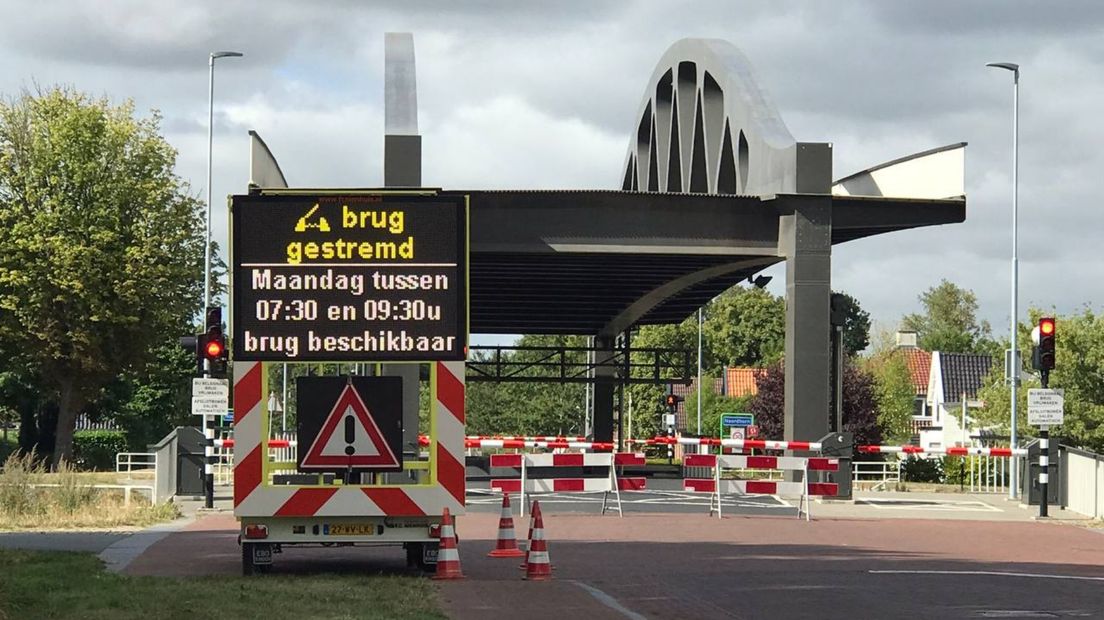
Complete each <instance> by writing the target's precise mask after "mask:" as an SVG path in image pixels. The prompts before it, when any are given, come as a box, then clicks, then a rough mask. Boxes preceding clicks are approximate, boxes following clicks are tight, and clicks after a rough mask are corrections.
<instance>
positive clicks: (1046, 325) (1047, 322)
mask: <svg viewBox="0 0 1104 620" xmlns="http://www.w3.org/2000/svg"><path fill="white" fill-rule="evenodd" d="M1039 334H1041V335H1043V336H1053V335H1054V319H1052V318H1050V317H1045V318H1041V319H1039Z"/></svg>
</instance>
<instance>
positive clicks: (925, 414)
mask: <svg viewBox="0 0 1104 620" xmlns="http://www.w3.org/2000/svg"><path fill="white" fill-rule="evenodd" d="M896 352H897V354H898V355H901V356H902V357H903V358H904V360H905V365H906V366H908V370H909V378H910V379H912V385H913V388H914V389H915V390H916V397H915V398H914V399H913V412H912V434H913V435H915V436H919V434H920V431H921V430H922V429H925V428H928V427H930V426H932V425H933V420H932V411H931V409H930V408H929V407H928V383H929V382H930V379H931V359H932V354H931V351H925V350H923V349H921V348H920V347H919V346H918V345H917V335H916V332H912V331H900V332H897V348H896Z"/></svg>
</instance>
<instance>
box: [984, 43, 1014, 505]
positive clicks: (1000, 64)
mask: <svg viewBox="0 0 1104 620" xmlns="http://www.w3.org/2000/svg"><path fill="white" fill-rule="evenodd" d="M985 66H986V67H994V68H997V69H1004V70H1006V71H1011V72H1012V319H1011V321H1010V323H1011V329H1010V330H1009V341H1008V342H1009V346H1008V348H1009V353H1008V357H1007V360H1008V361H1007V362H1006V365H1007V367H1008V369H1007V374H1008V377H1007V378H1008V379H1009V380H1010V382H1011V384H1012V433H1011V444H1012V447H1013V448H1015V447H1016V402H1017V391H1018V390H1017V388H1018V387H1019V386H1018V385H1017V384H1018V383H1019V380H1020V372H1019V371H1020V369H1019V348H1018V347H1017V346H1016V328H1017V321H1016V318H1017V315H1018V313H1019V312H1018V311H1019V308H1017V298H1016V292H1017V291H1016V287H1017V285H1018V283H1019V275H1020V274H1019V265H1018V263H1017V258H1016V245H1017V239H1018V237H1017V231H1016V223H1017V222H1016V215H1017V182H1016V181H1017V178H1016V177H1017V173H1018V172H1019V158H1018V155H1019V153H1018V151H1019V131H1018V130H1019V125H1020V118H1019V117H1020V65H1017V64H1014V63H1011V62H991V63H988V64H986V65H985ZM1018 470H1019V464H1018V462H1017V460H1016V459H1012V467H1011V468H1010V477H1009V483H1010V484H1009V486H1008V498H1009V499H1016V498H1017V497H1019V484H1018V483H1019V475H1018V474H1019V471H1018Z"/></svg>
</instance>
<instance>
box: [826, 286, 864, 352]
mask: <svg viewBox="0 0 1104 620" xmlns="http://www.w3.org/2000/svg"><path fill="white" fill-rule="evenodd" d="M833 294H834V295H838V296H839V299H840V300H841V301H842V302H843V314H844V322H843V350H844V351H846V352H847V354H848V355H857V354H858V353H859V352H860V351H862V350H863V349H865V348H866V347H867V345H869V344H870V313H869V312H867V311H866V310H863V309H862V306H860V305H859V301H858V300H857V299H855V298H854V297H852V296H850V295H848V294H847V293H833Z"/></svg>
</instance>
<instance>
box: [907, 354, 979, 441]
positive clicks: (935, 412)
mask: <svg viewBox="0 0 1104 620" xmlns="http://www.w3.org/2000/svg"><path fill="white" fill-rule="evenodd" d="M992 366H993V358H992V357H990V356H988V355H978V354H974V353H946V352H943V351H933V352H932V354H931V372H930V373H929V378H928V394H927V401H926V403H925V404H926V407H927V408H928V410H929V411H930V412H931V426H930V427H928V428H926V429H924V430H922V431H921V433H920V445H921V446H924V447H927V448H946V447H950V446H956V445H967V444H969V437H968V435H969V431H970V425H971V424H972V420H971V419H970V416H969V414H968V410H969V408H970V407H979V406H981V403H980V402H978V400H977V393H978V390H979V389H981V387H982V386H983V385H984V384H985V377H986V376H988V374H989V370H990V369H991V368H992ZM964 423H965V424H964ZM964 426H965V428H964Z"/></svg>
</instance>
